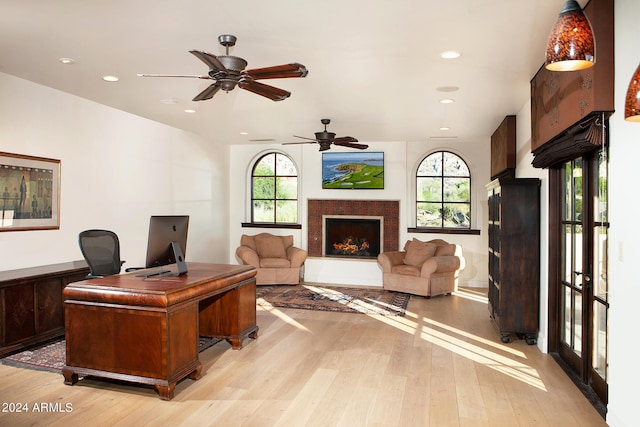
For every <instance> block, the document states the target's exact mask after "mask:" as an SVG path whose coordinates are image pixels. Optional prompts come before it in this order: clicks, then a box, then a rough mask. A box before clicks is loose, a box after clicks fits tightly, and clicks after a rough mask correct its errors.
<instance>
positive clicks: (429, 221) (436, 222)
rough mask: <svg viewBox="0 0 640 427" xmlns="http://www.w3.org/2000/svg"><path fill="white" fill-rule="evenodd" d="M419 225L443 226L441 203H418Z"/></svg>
mask: <svg viewBox="0 0 640 427" xmlns="http://www.w3.org/2000/svg"><path fill="white" fill-rule="evenodd" d="M417 205H418V209H417V210H418V215H417V226H418V227H442V216H441V210H442V205H441V204H440V203H418V204H417Z"/></svg>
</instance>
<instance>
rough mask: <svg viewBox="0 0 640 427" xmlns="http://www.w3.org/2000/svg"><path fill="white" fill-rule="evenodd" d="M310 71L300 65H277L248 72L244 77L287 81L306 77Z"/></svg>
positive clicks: (245, 72)
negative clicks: (291, 78) (292, 78)
mask: <svg viewBox="0 0 640 427" xmlns="http://www.w3.org/2000/svg"><path fill="white" fill-rule="evenodd" d="M308 73H309V71H308V70H307V68H306V67H305V66H304V65H302V64H298V63H293V64H284V65H275V66H273V67H265V68H254V69H253V70H246V71H244V72H243V74H244V75H247V74H248V75H249V76H251V78H253V79H254V80H261V79H286V78H290V77H305V76H306V75H307V74H308Z"/></svg>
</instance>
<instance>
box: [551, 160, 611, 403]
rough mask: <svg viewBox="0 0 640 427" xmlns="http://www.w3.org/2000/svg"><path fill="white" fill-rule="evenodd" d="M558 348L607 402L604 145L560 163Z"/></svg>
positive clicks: (606, 228) (585, 380) (589, 386)
mask: <svg viewBox="0 0 640 427" xmlns="http://www.w3.org/2000/svg"><path fill="white" fill-rule="evenodd" d="M562 169H563V173H562V174H561V176H562V177H563V180H564V182H563V185H562V188H563V194H562V197H561V200H562V201H563V206H561V207H560V208H561V210H562V213H561V215H559V216H560V218H561V227H560V228H559V230H560V231H561V236H559V237H560V239H559V242H560V245H559V246H560V253H559V255H560V264H561V265H560V268H559V272H560V273H561V277H560V278H559V280H558V283H559V289H558V292H559V297H558V301H559V310H558V312H559V314H560V316H559V322H558V323H559V324H558V325H557V328H558V336H559V348H558V349H557V350H558V354H559V355H560V357H561V358H562V359H563V360H564V361H565V362H566V363H567V364H568V365H569V366H570V367H571V369H572V370H573V371H574V372H575V374H576V376H577V378H578V379H579V380H580V381H581V382H582V383H583V384H585V385H586V386H587V387H588V388H591V389H592V390H593V391H595V393H596V394H597V395H598V396H599V398H600V399H601V400H602V401H603V402H604V403H605V404H606V402H607V385H606V381H607V365H608V353H607V348H608V345H607V342H608V341H607V327H608V323H607V313H608V307H609V306H608V302H607V295H608V282H607V250H608V246H607V233H608V229H609V223H608V221H607V218H606V216H607V196H606V190H607V157H606V149H605V150H604V151H603V150H597V151H595V152H592V153H588V154H586V155H584V156H583V157H581V158H578V159H574V160H572V161H569V162H566V163H565V164H564V165H563V167H562Z"/></svg>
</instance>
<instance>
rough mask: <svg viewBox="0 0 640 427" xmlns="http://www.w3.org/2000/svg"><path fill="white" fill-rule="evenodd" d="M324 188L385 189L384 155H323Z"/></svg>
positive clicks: (374, 153) (369, 153)
mask: <svg viewBox="0 0 640 427" xmlns="http://www.w3.org/2000/svg"><path fill="white" fill-rule="evenodd" d="M322 188H338V189H372V188H373V189H382V188H384V153H383V152H373V153H371V152H366V153H322Z"/></svg>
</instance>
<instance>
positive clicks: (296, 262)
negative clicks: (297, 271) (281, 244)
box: [287, 246, 307, 268]
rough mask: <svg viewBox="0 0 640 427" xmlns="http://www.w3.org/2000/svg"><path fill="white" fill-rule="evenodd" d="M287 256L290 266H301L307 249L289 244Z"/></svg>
mask: <svg viewBox="0 0 640 427" xmlns="http://www.w3.org/2000/svg"><path fill="white" fill-rule="evenodd" d="M287 258H288V259H289V262H290V263H291V268H297V267H301V266H302V264H304V261H305V260H306V259H307V251H305V250H304V249H301V248H296V247H295V246H289V247H288V248H287Z"/></svg>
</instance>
